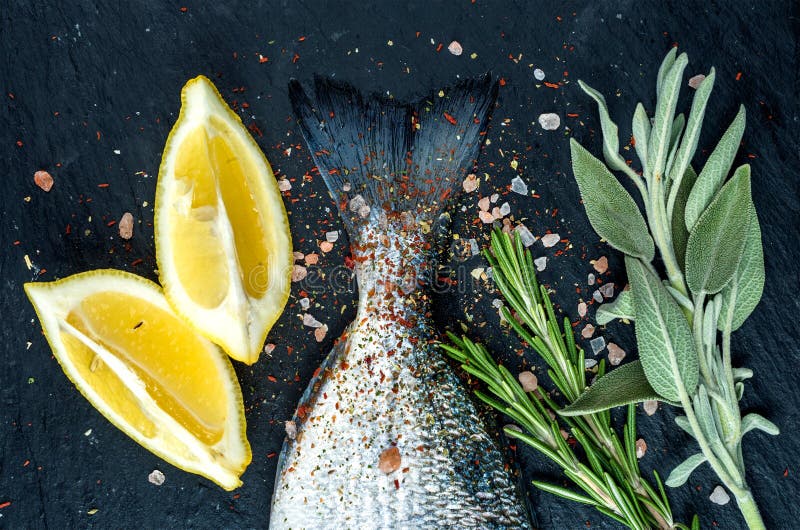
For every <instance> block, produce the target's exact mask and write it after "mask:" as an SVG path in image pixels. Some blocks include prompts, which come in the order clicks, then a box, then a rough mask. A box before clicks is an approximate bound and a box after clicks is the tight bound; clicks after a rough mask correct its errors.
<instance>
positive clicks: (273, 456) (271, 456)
mask: <svg viewBox="0 0 800 530" xmlns="http://www.w3.org/2000/svg"><path fill="white" fill-rule="evenodd" d="M276 456H278V453H269V454H268V455H267V458H275V457H276Z"/></svg>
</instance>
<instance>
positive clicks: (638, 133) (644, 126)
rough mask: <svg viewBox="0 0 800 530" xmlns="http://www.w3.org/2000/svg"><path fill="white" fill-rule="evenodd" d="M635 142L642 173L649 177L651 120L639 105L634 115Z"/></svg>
mask: <svg viewBox="0 0 800 530" xmlns="http://www.w3.org/2000/svg"><path fill="white" fill-rule="evenodd" d="M632 131H633V141H634V146H633V147H634V149H636V156H638V157H639V161H640V162H641V163H642V172H643V173H644V174H645V175H647V174H648V173H647V142H649V141H650V118H648V117H647V112H646V111H645V110H644V105H642V104H641V103H639V104H638V105H636V110H635V111H634V113H633V128H632Z"/></svg>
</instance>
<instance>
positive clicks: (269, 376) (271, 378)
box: [267, 375, 278, 383]
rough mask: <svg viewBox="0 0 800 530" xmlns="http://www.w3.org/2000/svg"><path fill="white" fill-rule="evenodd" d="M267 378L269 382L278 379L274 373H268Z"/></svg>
mask: <svg viewBox="0 0 800 530" xmlns="http://www.w3.org/2000/svg"><path fill="white" fill-rule="evenodd" d="M267 379H269V380H270V382H272V383H275V382H277V381H278V379H277V378H276V377H275V376H274V375H268V376H267Z"/></svg>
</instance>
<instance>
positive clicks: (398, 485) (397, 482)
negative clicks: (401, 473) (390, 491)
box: [394, 479, 400, 490]
mask: <svg viewBox="0 0 800 530" xmlns="http://www.w3.org/2000/svg"><path fill="white" fill-rule="evenodd" d="M394 489H396V490H399V489H400V481H399V480H397V479H394Z"/></svg>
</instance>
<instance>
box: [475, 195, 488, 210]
mask: <svg viewBox="0 0 800 530" xmlns="http://www.w3.org/2000/svg"><path fill="white" fill-rule="evenodd" d="M489 204H490V203H489V197H484V198H483V199H481V200H479V201H478V208H480V209H481V211H482V212H488V211H489Z"/></svg>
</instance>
